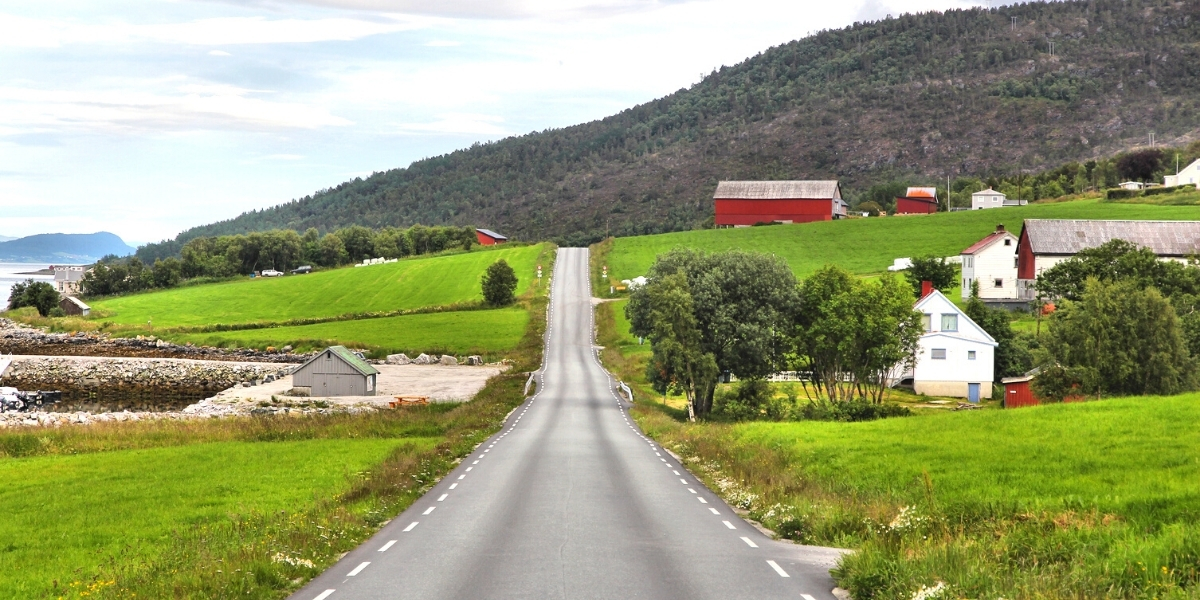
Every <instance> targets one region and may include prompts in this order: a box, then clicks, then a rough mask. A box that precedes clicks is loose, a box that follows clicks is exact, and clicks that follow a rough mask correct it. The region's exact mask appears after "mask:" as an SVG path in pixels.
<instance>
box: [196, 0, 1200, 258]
mask: <svg viewBox="0 0 1200 600" xmlns="http://www.w3.org/2000/svg"><path fill="white" fill-rule="evenodd" d="M1013 17H1015V18H1016V21H1015V23H1016V25H1015V29H1014V26H1013V20H1012V19H1013ZM1050 42H1053V55H1051V54H1050ZM1197 42H1200V3H1198V2H1176V1H1166V0H1090V1H1077V2H1051V3H1030V4H1022V5H1019V6H1012V7H1003V8H998V9H992V10H984V9H975V10H960V11H950V12H946V13H926V14H920V15H905V16H902V17H898V18H890V19H887V20H884V21H878V22H873V23H865V24H857V25H855V26H853V27H848V28H846V29H841V30H836V31H826V32H823V33H820V34H818V35H815V36H811V37H808V38H805V39H803V40H799V41H795V42H792V43H789V44H785V45H783V46H780V47H776V48H772V49H770V50H767V51H765V52H763V53H762V54H760V55H758V56H755V57H753V58H750V59H748V60H746V61H745V62H743V63H741V64H738V65H736V66H733V67H725V68H722V69H720V70H719V71H714V72H713V73H712V74H711V75H709V76H708V77H706V78H705V79H704V80H703V81H702V82H700V83H698V84H696V85H695V86H693V87H692V88H690V89H686V90H680V91H679V92H676V93H674V94H672V95H670V96H667V97H664V98H661V99H659V100H655V101H653V102H649V103H646V104H643V105H640V106H636V107H634V108H631V109H629V110H626V111H624V112H622V113H620V114H617V115H614V116H612V117H608V118H606V119H603V120H599V121H594V122H591V123H585V124H582V125H577V126H573V127H567V128H564V129H558V130H551V131H545V132H540V133H531V134H529V135H524V136H519V137H513V138H508V139H504V140H502V141H498V142H495V143H490V144H483V145H475V146H472V147H471V148H469V149H464V150H460V151H457V152H453V153H451V154H448V155H444V156H439V157H436V158H431V159H427V160H422V161H419V162H416V163H413V164H412V165H410V166H409V167H408V168H402V169H394V170H391V171H387V172H384V173H377V174H375V175H373V176H371V177H369V178H367V179H355V180H353V181H348V182H346V183H343V184H341V185H339V186H337V187H336V188H332V189H328V190H323V191H320V192H318V193H316V194H314V195H312V196H309V197H305V198H302V199H299V200H295V201H292V202H289V203H286V204H282V205H280V206H277V207H274V208H270V209H266V210H263V211H256V212H250V213H246V214H243V215H241V216H239V217H237V218H235V219H232V220H229V221H223V222H220V223H215V224H211V225H207V226H203V227H197V228H195V229H192V230H190V231H187V232H185V233H184V234H182V236H181V239H182V240H186V239H190V238H192V237H196V236H198V235H210V234H229V233H240V232H246V231H254V230H263V229H270V228H277V227H288V228H295V229H298V230H303V229H305V228H307V227H310V226H312V227H317V228H319V229H321V230H329V229H331V228H335V227H339V226H344V225H349V224H359V225H366V226H371V227H378V226H383V225H394V226H406V225H410V224H413V223H418V222H419V223H423V224H427V225H429V224H454V225H474V226H481V227H488V228H491V229H495V230H498V231H501V232H502V233H505V234H507V235H510V236H515V237H519V238H524V239H542V238H547V237H554V238H556V239H557V240H559V241H563V242H584V241H589V240H593V239H596V238H597V237H599V236H602V235H604V233H605V232H606V231H608V232H611V233H613V234H624V235H630V234H639V233H650V232H661V231H670V230H679V229H688V228H692V227H696V226H699V225H701V224H702V223H703V222H704V221H705V220H706V219H708V218H709V217H710V216H711V211H712V200H711V197H712V193H713V190H714V188H715V186H716V184H717V181H718V180H721V179H751V178H762V179H792V178H795V179H810V178H815V179H825V178H834V177H837V178H840V179H841V180H842V181H843V190H846V192H847V193H848V195H850V196H852V197H853V195H854V194H855V193H856V192H861V191H862V190H863V189H864V188H866V187H867V186H870V185H872V184H876V183H881V182H886V181H890V180H894V179H899V178H913V179H914V180H922V179H924V180H925V181H928V182H930V183H932V182H935V181H944V180H945V177H946V175H952V176H953V175H975V176H982V175H987V174H1012V173H1013V172H1015V171H1016V170H1017V169H1040V168H1045V167H1048V166H1054V165H1057V164H1061V163H1063V162H1067V161H1074V160H1083V159H1087V158H1091V157H1096V156H1106V155H1109V154H1112V153H1114V152H1117V151H1120V150H1123V149H1128V148H1131V147H1134V146H1136V145H1139V144H1145V143H1146V139H1147V134H1148V133H1149V132H1150V131H1154V132H1156V133H1157V136H1158V140H1160V141H1162V142H1166V143H1175V144H1180V143H1184V142H1187V141H1190V140H1191V139H1193V138H1194V137H1195V136H1196V135H1197V133H1198V132H1197V128H1198V127H1200V112H1198V110H1197V99H1200V49H1198V46H1197Z"/></svg>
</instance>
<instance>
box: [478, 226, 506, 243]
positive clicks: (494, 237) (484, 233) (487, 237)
mask: <svg viewBox="0 0 1200 600" xmlns="http://www.w3.org/2000/svg"><path fill="white" fill-rule="evenodd" d="M475 237H476V238H478V239H479V245H480V246H495V245H496V244H503V243H504V242H507V241H508V238H506V237H504V236H502V235H500V234H498V233H496V232H495V231H492V230H491V229H476V230H475Z"/></svg>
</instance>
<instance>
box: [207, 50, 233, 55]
mask: <svg viewBox="0 0 1200 600" xmlns="http://www.w3.org/2000/svg"><path fill="white" fill-rule="evenodd" d="M208 55H209V56H233V55H232V54H230V53H228V52H226V51H224V50H209V51H208Z"/></svg>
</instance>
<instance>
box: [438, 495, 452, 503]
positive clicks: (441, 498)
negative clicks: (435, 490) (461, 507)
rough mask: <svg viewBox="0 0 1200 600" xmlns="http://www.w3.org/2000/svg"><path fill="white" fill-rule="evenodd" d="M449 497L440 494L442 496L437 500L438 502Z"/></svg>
mask: <svg viewBox="0 0 1200 600" xmlns="http://www.w3.org/2000/svg"><path fill="white" fill-rule="evenodd" d="M449 496H450V494H442V496H441V497H440V498H438V502H441V501H443V500H445V499H446V498H447V497H449Z"/></svg>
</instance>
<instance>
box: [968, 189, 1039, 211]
mask: <svg viewBox="0 0 1200 600" xmlns="http://www.w3.org/2000/svg"><path fill="white" fill-rule="evenodd" d="M1028 203H1029V201H1028V200H1017V199H1012V200H1009V199H1008V196H1005V195H1004V194H1003V193H1001V192H997V191H996V190H993V189H992V188H988V189H986V190H982V191H979V192H975V193H974V194H971V210H983V209H985V208H1004V207H1007V206H1025V205H1026V204H1028Z"/></svg>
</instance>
